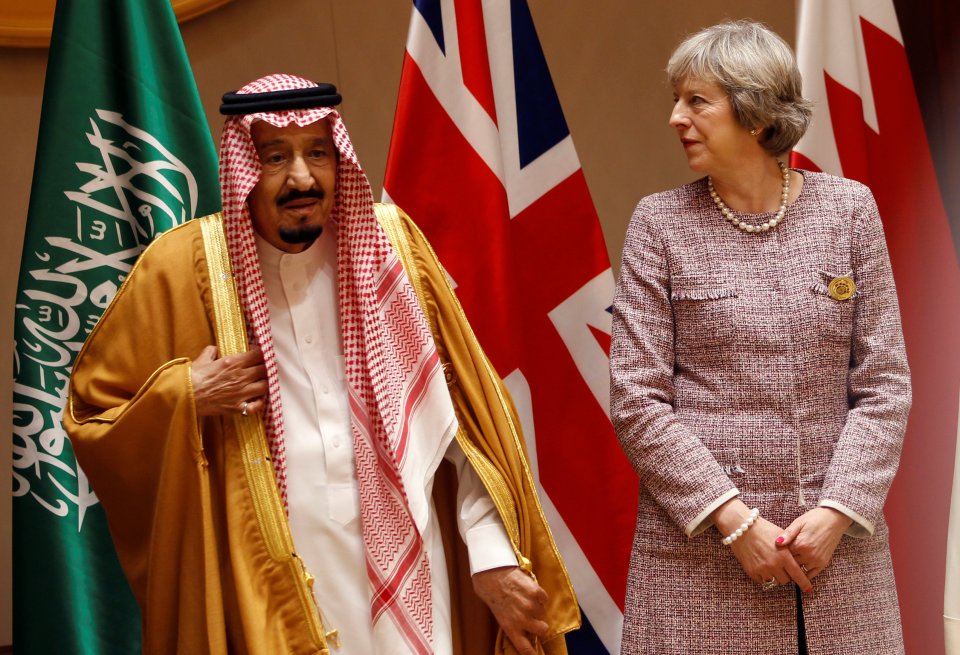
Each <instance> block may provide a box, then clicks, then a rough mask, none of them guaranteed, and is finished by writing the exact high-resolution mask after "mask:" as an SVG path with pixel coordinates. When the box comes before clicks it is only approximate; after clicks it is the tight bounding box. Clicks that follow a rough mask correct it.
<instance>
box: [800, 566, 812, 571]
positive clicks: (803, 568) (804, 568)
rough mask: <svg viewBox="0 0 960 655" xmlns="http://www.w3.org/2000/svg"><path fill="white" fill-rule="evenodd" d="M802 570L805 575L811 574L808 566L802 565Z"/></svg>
mask: <svg viewBox="0 0 960 655" xmlns="http://www.w3.org/2000/svg"><path fill="white" fill-rule="evenodd" d="M800 570H801V571H803V572H804V573H809V572H810V570H809V569H808V568H807V565H806V564H801V565H800Z"/></svg>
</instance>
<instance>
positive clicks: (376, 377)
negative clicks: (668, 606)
mask: <svg viewBox="0 0 960 655" xmlns="http://www.w3.org/2000/svg"><path fill="white" fill-rule="evenodd" d="M339 100H340V97H339V95H337V94H336V89H334V88H333V87H332V86H330V85H317V84H314V83H312V82H309V81H307V80H303V79H300V78H296V77H292V76H287V75H273V76H269V77H266V78H263V79H260V80H257V81H255V82H253V83H251V84H249V85H247V86H246V87H244V88H243V89H241V90H240V91H239V92H237V93H233V94H227V95H225V96H224V104H223V106H222V107H221V111H222V112H223V113H225V114H227V115H229V116H230V117H229V118H228V120H227V121H226V124H225V126H224V130H223V137H222V139H221V150H220V156H221V173H220V180H221V191H222V198H223V212H222V214H217V215H214V216H208V217H204V218H201V219H197V220H195V221H190V222H188V223H187V224H185V225H183V226H181V227H178V228H176V229H174V230H171V231H170V232H168V233H166V234H165V235H163V236H162V237H161V238H159V239H158V240H157V241H156V242H155V243H154V244H153V245H151V246H150V248H149V249H148V250H147V251H146V252H145V253H144V254H143V256H142V257H141V258H140V260H139V261H138V263H137V265H136V266H135V268H134V270H133V271H132V272H131V274H130V277H129V278H128V280H127V281H126V283H125V284H124V286H123V287H122V288H121V290H120V291H119V292H118V294H117V297H116V299H115V300H114V302H113V303H112V304H111V306H110V307H109V308H108V309H107V311H106V312H105V313H104V316H103V318H102V319H101V321H100V323H99V324H98V325H97V327H96V328H95V329H94V331H93V332H92V333H91V335H90V338H89V339H88V341H87V343H86V344H85V346H84V348H83V350H82V351H81V353H80V355H79V356H78V357H77V361H76V363H75V366H74V371H73V376H72V379H71V387H70V397H69V405H68V408H67V411H66V412H65V416H64V424H65V426H66V428H67V430H68V432H69V433H70V435H71V439H72V440H73V444H74V447H75V450H76V452H77V456H78V458H79V460H80V463H81V464H82V466H83V467H84V470H85V471H86V472H87V474H88V475H89V477H90V479H91V481H92V482H93V485H94V487H95V489H96V490H97V494H98V496H99V498H100V500H101V502H102V503H103V506H104V508H105V509H106V512H107V517H108V520H109V523H110V529H111V533H112V535H113V539H114V542H115V544H116V547H117V552H118V554H119V556H120V561H121V563H122V565H123V567H124V570H125V572H126V574H127V577H128V579H129V580H130V583H131V586H132V588H133V591H134V594H135V595H136V597H137V600H138V601H139V603H140V606H141V608H142V612H143V628H144V631H143V634H144V638H143V639H144V652H146V653H172V652H181V653H191V654H192V653H224V654H226V653H251V654H257V653H263V654H274V653H316V652H321V653H322V652H327V651H328V649H329V648H332V649H333V650H334V651H335V652H338V653H349V654H360V655H367V654H372V653H381V654H390V655H393V654H400V653H454V652H456V653H492V652H494V651H495V649H496V652H500V650H501V649H508V650H509V649H510V648H515V649H516V650H517V651H518V652H521V653H535V652H547V653H562V652H565V647H564V639H563V634H564V633H565V632H567V631H569V630H571V629H573V628H574V627H576V626H577V625H578V624H579V613H578V610H577V606H576V601H575V599H574V596H573V591H572V589H571V587H570V584H569V581H568V579H567V576H566V573H565V571H564V569H563V565H562V563H561V562H560V560H559V556H558V555H557V552H556V548H555V546H554V544H553V541H552V537H551V536H550V532H549V529H548V528H547V526H546V523H545V521H544V519H543V515H542V513H541V511H540V506H539V503H538V501H537V497H536V493H535V491H534V487H533V483H532V479H531V477H530V472H529V468H528V467H527V464H526V461H525V458H524V452H523V442H522V438H521V437H520V435H519V433H518V429H519V422H518V421H517V417H516V414H515V412H514V410H513V408H512V405H511V404H510V402H509V398H508V396H507V394H506V391H505V389H504V387H503V385H502V382H501V381H500V380H499V378H497V376H496V374H495V373H494V372H493V369H492V367H491V366H490V364H489V362H488V361H487V360H486V358H485V356H484V355H483V353H482V351H481V350H480V348H479V346H478V345H477V343H476V340H475V338H474V336H473V334H472V332H471V331H470V328H469V325H468V324H467V323H466V320H465V318H464V317H463V314H462V311H460V308H459V305H458V304H457V301H456V299H455V297H454V296H453V294H452V291H451V290H450V288H449V286H448V283H447V281H446V278H445V277H444V275H443V273H442V271H441V269H440V266H439V263H438V262H437V260H436V258H435V256H434V254H433V251H432V250H431V249H430V248H429V246H428V244H427V243H426V242H425V241H424V240H423V237H422V235H421V234H420V233H419V231H417V229H416V228H415V227H414V226H413V224H412V223H411V222H410V221H409V219H407V218H406V217H405V216H404V215H403V214H402V213H401V212H399V211H398V210H397V209H396V208H395V207H391V206H376V207H375V205H374V203H373V199H372V194H371V192H370V185H369V183H368V181H367V179H366V176H365V175H364V173H363V171H362V169H361V168H360V166H359V164H358V162H357V159H356V156H355V155H354V152H353V148H352V146H351V144H350V140H349V137H348V135H347V131H346V128H345V127H344V125H343V123H342V121H341V120H340V116H339V115H338V113H337V112H336V111H335V110H334V109H333V108H332V107H333V106H334V105H336V104H337V103H339ZM457 481H458V482H459V483H458V484H457ZM451 528H452V530H457V529H458V528H459V532H460V534H461V536H462V537H463V539H462V540H459V539H456V538H454V535H452V534H451ZM464 571H466V573H464ZM468 581H471V582H472V584H470V583H469V582H468ZM470 587H472V590H471V589H470ZM478 598H479V599H480V600H482V601H483V602H482V603H479V602H477V599H478ZM484 604H485V605H486V607H488V608H489V611H486V610H484V609H483V607H484ZM491 616H492V617H493V618H495V620H496V622H497V623H499V625H500V627H501V629H502V631H501V632H499V634H498V633H497V631H496V630H495V627H496V624H495V623H494V622H493V621H492V619H491ZM491 628H493V629H491ZM504 635H505V637H506V638H504Z"/></svg>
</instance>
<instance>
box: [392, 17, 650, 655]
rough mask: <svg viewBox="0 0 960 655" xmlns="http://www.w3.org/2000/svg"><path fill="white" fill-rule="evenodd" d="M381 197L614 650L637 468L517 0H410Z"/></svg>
mask: <svg viewBox="0 0 960 655" xmlns="http://www.w3.org/2000/svg"><path fill="white" fill-rule="evenodd" d="M413 4H414V11H413V15H412V20H411V25H410V34H409V38H408V41H407V50H406V55H405V58H404V64H403V75H402V79H401V83H400V95H399V101H398V106H397V113H396V118H395V122H394V129H393V137H392V140H391V144H390V154H389V157H388V162H387V171H386V177H385V193H384V195H385V196H388V197H389V199H390V200H391V201H393V202H395V203H396V204H398V205H399V206H400V207H402V208H403V209H404V210H405V211H406V212H407V213H409V214H410V215H411V216H412V217H413V218H414V220H415V221H416V222H417V223H418V224H419V226H420V228H421V229H422V230H423V231H424V233H425V234H426V235H427V237H428V239H429V240H430V241H431V243H432V244H433V246H434V248H435V249H436V251H437V253H438V255H439V256H440V259H441V261H442V262H443V264H444V266H445V268H446V269H447V272H448V274H449V275H450V276H451V278H452V279H453V280H454V284H455V285H456V288H457V294H458V296H459V298H460V301H461V303H462V304H463V307H464V310H465V311H466V313H467V316H468V318H469V319H470V323H471V325H472V326H473V329H474V331H475V332H476V334H477V337H478V338H479V340H480V342H481V343H482V344H483V347H484V349H485V350H486V352H487V354H488V356H489V357H490V359H491V360H492V362H493V365H494V366H495V367H496V369H497V371H498V372H499V373H500V375H501V376H502V377H503V378H504V380H505V382H506V384H507V386H508V387H509V389H510V391H511V394H512V395H513V399H514V401H515V403H516V405H517V409H518V412H519V414H520V417H521V421H522V423H523V429H524V435H525V437H526V440H527V446H528V449H529V453H530V459H531V466H532V468H533V473H534V476H535V478H536V479H537V483H538V485H539V487H540V492H541V499H542V501H543V505H544V511H545V513H546V516H547V519H548V521H549V522H550V526H551V528H552V530H553V533H554V536H555V538H556V540H557V543H558V546H559V547H560V550H561V554H562V556H563V558H564V561H565V563H566V565H567V568H568V571H569V573H570V577H571V580H572V582H573V584H574V587H575V589H576V591H577V595H578V598H579V600H580V604H581V608H582V609H583V613H584V615H585V621H584V628H583V629H582V630H580V631H579V632H578V633H576V634H573V635H569V636H568V645H569V647H570V650H571V652H579V653H603V652H606V651H609V652H614V653H616V652H619V650H620V630H621V626H622V622H623V601H624V592H625V588H626V576H627V567H628V560H629V553H630V542H631V539H632V533H633V525H634V521H635V518H636V498H637V479H636V475H635V474H634V472H633V470H632V469H631V468H630V465H629V464H628V463H627V461H626V459H625V457H624V456H623V454H622V452H621V450H620V447H619V445H618V444H617V441H616V439H615V437H614V434H613V428H612V426H611V424H610V417H609V395H610V393H609V376H608V369H609V349H610V324H611V314H610V305H611V302H612V298H613V287H614V280H613V274H612V272H611V269H610V261H609V258H608V257H607V251H606V247H605V245H604V242H603V235H602V233H601V231H600V223H599V220H598V218H597V213H596V209H595V208H594V205H593V201H592V200H591V198H590V193H589V190H588V189H587V184H586V180H585V179H584V176H583V172H582V170H581V168H580V162H579V160H578V158H577V153H576V151H575V149H574V147H573V139H572V138H571V136H570V131H569V129H568V128H567V123H566V120H565V119H564V116H563V111H562V110H561V108H560V102H559V99H558V97H557V93H556V91H555V89H554V86H553V81H552V79H551V77H550V72H549V70H548V68H547V63H546V60H545V58H544V55H543V51H542V49H541V47H540V41H539V39H538V38H537V34H536V30H535V28H534V25H533V19H532V17H531V15H530V10H529V8H528V7H527V4H526V1H525V0H494V1H490V0H488V1H485V2H481V0H414V3H413Z"/></svg>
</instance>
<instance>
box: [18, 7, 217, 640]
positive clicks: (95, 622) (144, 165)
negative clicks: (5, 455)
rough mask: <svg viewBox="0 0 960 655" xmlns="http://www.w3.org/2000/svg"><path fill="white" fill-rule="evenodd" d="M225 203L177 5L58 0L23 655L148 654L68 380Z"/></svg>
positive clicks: (22, 378)
mask: <svg viewBox="0 0 960 655" xmlns="http://www.w3.org/2000/svg"><path fill="white" fill-rule="evenodd" d="M219 205H220V196H219V190H218V184H217V160H216V152H215V150H214V147H213V141H212V139H211V137H210V131H209V128H208V126H207V122H206V119H205V118H204V114H203V110H202V108H201V106H200V102H199V98H198V95H197V88H196V84H195V82H194V80H193V75H192V73H191V70H190V65H189V62H188V61H187V56H186V52H185V50H184V47H183V41H182V40H181V38H180V31H179V28H178V27H177V22H176V19H175V17H174V13H173V9H172V8H171V4H170V2H169V0H97V1H95V2H91V1H89V0H59V1H58V2H57V9H56V16H55V19H54V27H53V38H52V42H51V45H50V58H49V62H48V65H47V78H46V83H45V87H44V93H43V112H42V114H41V120H40V137H39V140H38V144H37V157H36V163H35V166H34V173H33V186H32V189H31V194H30V211H29V216H28V223H27V231H26V237H25V240H24V245H23V259H22V263H21V268H20V285H19V292H18V295H17V306H16V325H15V328H14V330H15V342H16V343H15V347H16V350H15V354H14V391H13V403H14V405H13V411H14V421H13V460H14V461H13V496H14V498H13V522H14V534H13V560H14V561H13V571H14V579H13V585H14V644H15V647H16V652H17V653H18V655H30V654H33V653H37V654H43V655H49V654H50V653H58V654H59V653H84V654H86V653H95V654H100V653H124V654H126V653H136V652H139V650H140V614H139V611H138V609H137V606H136V603H135V602H134V600H133V596H132V594H131V593H130V589H129V586H128V585H127V582H126V580H125V579H124V577H123V573H122V571H121V569H120V566H119V564H118V562H117V557H116V554H115V552H114V549H113V545H112V543H111V541H110V534H109V532H108V530H107V524H106V520H105V516H104V513H103V510H102V509H101V507H100V505H98V504H97V497H96V493H95V492H96V490H95V489H91V488H90V486H89V484H88V483H87V479H86V477H85V476H84V474H83V471H81V470H80V468H79V467H78V466H77V463H76V460H75V459H74V455H73V450H72V449H71V447H70V443H69V441H68V440H67V438H66V435H65V433H64V432H63V428H62V427H61V417H62V415H63V414H62V413H63V406H64V399H65V396H66V386H67V379H68V377H69V374H70V367H71V366H72V364H73V360H74V357H75V356H76V354H77V352H78V350H79V349H80V346H81V345H82V344H83V341H84V339H85V338H86V336H87V334H88V333H89V332H90V330H91V329H92V328H93V326H94V324H95V322H96V320H97V318H98V317H99V316H100V314H101V313H102V312H103V310H104V309H105V308H106V307H107V305H108V304H109V303H110V301H111V300H112V299H113V297H114V295H115V294H116V292H117V289H118V288H119V286H120V284H121V283H122V282H123V280H124V278H125V276H126V275H127V273H128V272H129V271H130V268H131V266H132V265H133V263H134V261H135V260H136V258H137V256H138V255H139V254H140V252H141V251H142V250H143V248H144V247H145V246H146V245H147V244H148V243H150V241H151V240H152V239H153V238H154V237H156V236H157V235H158V234H160V233H161V232H163V231H164V230H167V229H169V228H171V227H174V226H176V225H179V224H181V223H183V222H184V221H186V220H187V219H189V218H192V217H194V216H198V215H203V214H207V213H211V212H214V211H217V209H219ZM144 347H145V348H146V347H149V344H144Z"/></svg>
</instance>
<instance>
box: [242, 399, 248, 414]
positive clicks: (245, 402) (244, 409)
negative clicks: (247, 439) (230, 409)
mask: <svg viewBox="0 0 960 655" xmlns="http://www.w3.org/2000/svg"><path fill="white" fill-rule="evenodd" d="M249 404H250V403H248V402H247V401H246V400H244V401H243V402H242V403H240V415H241V416H246V415H247V406H248V405H249Z"/></svg>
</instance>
